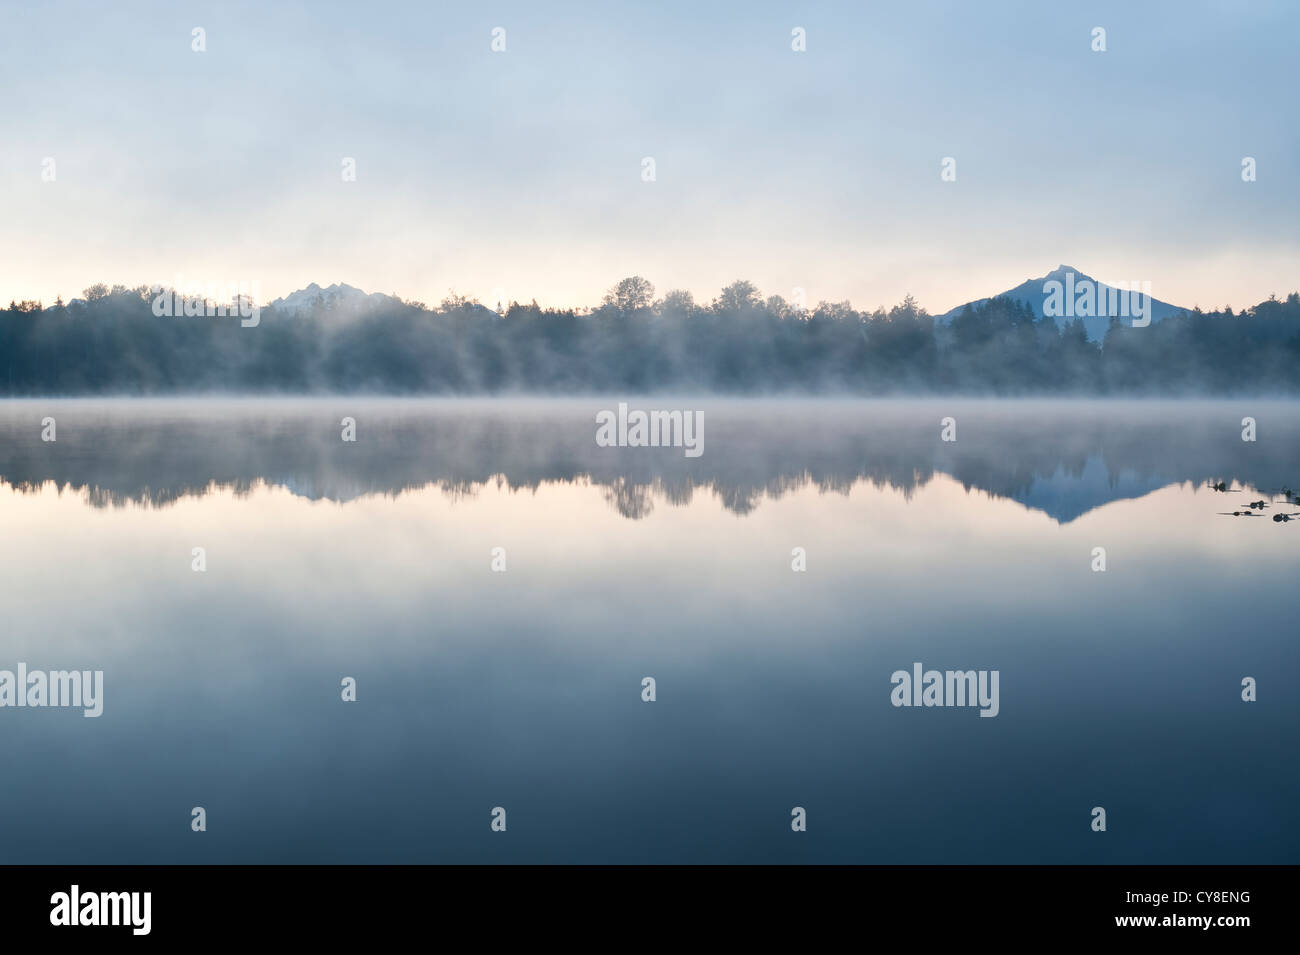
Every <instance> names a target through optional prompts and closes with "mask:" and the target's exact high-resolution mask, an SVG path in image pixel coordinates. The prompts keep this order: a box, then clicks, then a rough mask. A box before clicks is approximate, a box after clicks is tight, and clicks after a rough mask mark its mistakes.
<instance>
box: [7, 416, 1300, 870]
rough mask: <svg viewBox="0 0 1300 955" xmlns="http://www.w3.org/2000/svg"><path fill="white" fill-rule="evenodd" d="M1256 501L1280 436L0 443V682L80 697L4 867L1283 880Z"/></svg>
mask: <svg viewBox="0 0 1300 955" xmlns="http://www.w3.org/2000/svg"><path fill="white" fill-rule="evenodd" d="M619 400H628V401H630V403H631V404H632V405H633V407H640V408H686V409H695V410H699V411H702V412H703V415H704V421H705V426H704V432H703V439H704V441H703V449H704V451H703V454H702V455H700V456H699V457H696V458H691V457H687V456H686V455H685V454H684V453H683V451H682V449H680V448H602V447H598V446H597V444H596V442H595V439H594V435H595V430H596V426H595V415H596V413H597V412H598V411H600V410H601V409H605V408H613V407H615V403H616V402H617V401H619ZM344 416H350V417H353V418H355V420H356V436H357V440H356V441H355V442H344V441H342V440H341V437H340V431H341V427H340V421H341V419H342V418H343V417H344ZM949 416H951V417H953V418H955V420H956V428H957V432H956V437H957V440H956V441H955V442H945V441H941V440H940V430H941V429H940V420H941V419H942V418H945V417H949ZM1247 416H1250V417H1253V418H1254V419H1255V420H1256V423H1257V440H1255V441H1253V442H1246V441H1243V440H1242V419H1243V418H1244V417H1247ZM47 417H52V418H54V419H55V422H56V434H55V436H56V440H55V441H53V442H48V441H43V440H42V437H41V435H42V419H44V418H47ZM1209 481H1215V482H1218V481H1223V482H1226V484H1227V486H1228V487H1230V488H1231V487H1236V488H1244V489H1243V490H1234V491H1228V492H1224V493H1217V492H1215V491H1213V490H1211V489H1209V487H1207V482H1209ZM1283 487H1290V488H1295V489H1297V490H1300V405H1297V404H1292V403H1278V402H1260V401H1255V402H1250V401H1233V402H1223V403H1192V402H1181V403H1153V402H1073V403H1070V402H1062V403H1050V402H1047V403H1045V402H969V401H967V402H962V401H937V400H936V401H924V402H903V401H899V402H885V401H881V402H868V401H812V400H808V401H775V400H772V401H767V400H762V401H749V402H725V401H717V400H709V401H698V400H682V399H677V400H668V399H643V400H638V399H629V398H626V397H624V398H622V399H620V398H611V399H609V400H600V399H590V400H587V399H583V400H576V399H575V400H564V401H556V400H530V401H524V400H499V401H486V400H485V401H407V402H396V401H380V400H352V399H322V400H314V401H309V400H294V401H291V400H278V401H269V400H266V401H264V400H237V401H139V400H120V401H31V402H27V401H23V402H14V401H10V402H4V403H0V573H2V575H3V576H2V579H3V584H2V585H0V620H2V621H3V624H2V626H0V670H5V669H7V670H15V669H16V667H17V664H18V663H19V662H20V661H21V662H23V663H25V664H26V665H27V667H28V668H29V670H36V669H45V670H62V669H77V670H102V671H103V673H104V699H103V714H102V716H100V717H99V718H97V719H87V718H84V717H83V715H82V711H81V710H80V709H56V708H16V707H5V708H0V765H3V766H4V768H5V772H4V784H3V786H0V861H3V862H6V863H14V862H18V863H38V862H48V863H145V862H196V863H197V862H497V861H523V862H886V863H902V862H960V863H975V862H997V863H1030V862H1047V863H1065V862H1082V863H1103V862H1150V863H1259V862H1278V863H1281V862H1286V863H1295V862H1297V861H1300V836H1298V831H1300V830H1298V827H1297V824H1296V806H1297V805H1298V804H1300V769H1298V768H1297V760H1296V753H1297V751H1298V750H1300V746H1298V745H1297V744H1300V695H1297V693H1296V689H1297V686H1298V685H1300V644H1297V636H1296V618H1297V610H1298V607H1300V601H1298V599H1297V582H1298V581H1300V521H1293V522H1286V523H1281V522H1275V521H1273V520H1271V519H1268V518H1269V517H1271V516H1272V515H1273V514H1277V513H1286V512H1290V510H1291V509H1289V508H1288V507H1287V505H1286V503H1285V501H1284V500H1282V496H1281V494H1280V493H1269V492H1280V491H1281V489H1282V488H1283ZM1257 500H1263V501H1265V502H1268V503H1269V504H1270V505H1271V506H1270V507H1269V508H1267V509H1261V512H1262V513H1263V514H1264V515H1266V516H1265V517H1263V518H1244V517H1232V516H1220V514H1219V513H1218V512H1221V511H1232V510H1237V509H1242V510H1247V509H1248V508H1247V507H1246V505H1247V504H1248V503H1249V502H1252V501H1257ZM1294 510H1295V511H1300V507H1297V508H1295V509H1294ZM196 547H202V548H203V549H204V552H205V557H206V570H205V571H204V572H201V573H200V572H195V571H194V570H193V569H192V565H193V559H194V558H193V556H192V555H193V549H194V548H196ZM498 547H499V548H504V552H505V560H506V570H505V572H494V571H493V569H492V566H491V565H492V559H493V558H492V551H493V548H498ZM1098 547H1102V548H1105V556H1106V570H1105V572H1095V571H1094V570H1093V564H1094V560H1095V558H1094V548H1098ZM794 548H803V551H804V553H805V554H806V568H807V569H806V570H805V571H803V572H795V571H793V570H792V560H793V559H794V558H793V557H792V551H793V549H794ZM916 662H920V663H922V664H923V665H924V667H925V668H926V669H931V668H933V669H937V670H949V669H953V670H972V669H973V670H996V671H998V673H999V675H1000V682H999V696H1000V698H999V710H998V714H997V716H996V717H995V718H981V717H980V716H979V709H978V708H973V707H924V706H920V707H910V706H909V707H896V706H894V705H892V703H891V690H892V689H893V686H892V684H891V675H892V674H893V673H894V672H895V671H898V670H905V671H909V672H910V671H911V669H912V666H913V664H914V663H916ZM345 677H352V678H354V679H355V680H356V685H357V700H356V702H346V703H345V702H343V701H342V699H341V689H340V684H341V681H342V680H343V679H344V678H345ZM644 677H653V678H654V679H655V681H656V699H655V701H654V702H653V703H647V702H644V701H643V700H642V680H643V678H644ZM1246 677H1251V678H1254V679H1255V680H1256V681H1257V693H1258V700H1257V701H1256V702H1243V700H1242V680H1243V679H1244V678H1246ZM196 806H201V807H204V809H205V810H206V813H207V831H206V832H201V833H200V832H194V831H191V825H190V823H191V809H192V808H193V807H196ZM1098 806H1100V807H1104V808H1105V810H1106V821H1107V829H1106V831H1105V832H1094V831H1092V828H1091V822H1092V810H1093V807H1098ZM494 807H504V808H505V810H506V813H507V829H506V831H505V832H493V831H492V830H491V828H490V823H491V821H492V817H491V812H492V810H493V808H494ZM793 807H803V808H804V809H806V812H807V831H806V832H794V831H792V829H791V810H792V808H793Z"/></svg>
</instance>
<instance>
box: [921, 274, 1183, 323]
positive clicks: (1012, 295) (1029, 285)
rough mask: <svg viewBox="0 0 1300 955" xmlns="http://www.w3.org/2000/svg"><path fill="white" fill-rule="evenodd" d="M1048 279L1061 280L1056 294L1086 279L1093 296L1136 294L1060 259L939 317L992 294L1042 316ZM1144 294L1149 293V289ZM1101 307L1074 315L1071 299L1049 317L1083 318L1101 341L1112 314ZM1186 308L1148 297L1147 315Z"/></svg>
mask: <svg viewBox="0 0 1300 955" xmlns="http://www.w3.org/2000/svg"><path fill="white" fill-rule="evenodd" d="M1068 276H1073V278H1072V279H1070V278H1068ZM1048 282H1058V283H1060V285H1061V286H1062V288H1060V289H1057V290H1056V294H1057V295H1059V294H1060V292H1061V291H1062V290H1064V291H1065V294H1066V296H1067V297H1068V296H1071V295H1073V294H1074V291H1073V290H1075V289H1079V290H1082V289H1083V286H1085V285H1088V284H1089V283H1091V284H1092V285H1093V286H1095V287H1096V288H1095V289H1094V290H1093V291H1095V293H1096V296H1097V297H1098V298H1101V299H1107V296H1108V295H1109V294H1110V293H1111V292H1117V293H1118V295H1120V296H1128V295H1136V294H1137V293H1136V292H1128V291H1124V290H1115V289H1113V287H1112V286H1109V285H1106V284H1105V283H1104V282H1098V281H1097V280H1096V279H1094V278H1092V276H1090V275H1087V274H1085V273H1084V272H1080V271H1079V270H1078V269H1076V268H1074V267H1073V266H1069V265H1065V264H1064V263H1062V264H1061V265H1058V266H1057V267H1056V268H1055V269H1053V270H1052V271H1050V272H1048V273H1047V274H1046V275H1044V276H1043V277H1042V278H1038V279H1029V280H1027V281H1025V282H1022V283H1021V284H1019V285H1017V286H1016V287H1015V288H1013V289H1008V290H1007V291H1005V292H999V293H998V294H997V295H993V296H989V298H981V299H976V300H975V301H973V302H966V303H965V304H963V305H958V306H957V307H956V308H954V309H952V310H951V311H949V312H946V313H944V314H943V315H940V316H938V321H939V322H942V323H944V324H947V323H949V322H951V321H952V320H953V319H954V318H956V317H957V316H958V315H960V314H961V313H962V311H963V310H964V309H965V308H966V307H967V306H968V305H969V306H976V305H983V304H984V303H985V302H988V301H989V300H990V299H992V298H1009V299H1011V300H1013V301H1016V302H1021V303H1023V304H1025V305H1027V306H1029V308H1030V309H1031V310H1032V311H1033V312H1034V314H1035V315H1036V316H1037V317H1038V318H1039V319H1042V318H1044V317H1046V312H1045V309H1044V303H1045V302H1046V301H1047V296H1048V292H1047V289H1046V288H1045V286H1046V284H1047V283H1048ZM1145 287H1146V288H1147V289H1149V288H1150V286H1149V285H1147V286H1145ZM1103 291H1105V292H1106V293H1107V296H1103V295H1102V294H1101V293H1102V292H1103ZM1147 294H1148V295H1149V292H1148V293H1147ZM1107 300H1110V301H1119V300H1120V299H1119V298H1111V299H1107ZM1127 300H1128V301H1131V299H1127ZM1093 301H1094V302H1095V301H1096V299H1094V300H1093ZM1102 308H1104V306H1103V307H1101V308H1099V307H1096V306H1095V305H1090V306H1089V307H1088V309H1087V311H1084V310H1082V308H1081V310H1080V311H1079V312H1078V313H1077V315H1076V312H1075V311H1074V302H1073V301H1071V302H1069V303H1067V308H1066V309H1065V315H1059V314H1058V315H1053V316H1052V317H1053V319H1054V320H1055V321H1056V323H1057V324H1058V325H1064V324H1067V323H1069V322H1072V321H1075V320H1076V319H1077V320H1078V321H1082V322H1083V326H1084V330H1085V333H1086V334H1087V336H1088V338H1089V339H1091V340H1092V341H1101V339H1102V338H1104V337H1105V335H1106V329H1107V328H1109V327H1110V320H1111V316H1110V315H1109V314H1105V313H1104V311H1102ZM1185 311H1187V309H1185V308H1180V307H1178V306H1177V305H1170V304H1169V303H1168V302H1162V301H1160V300H1159V299H1157V298H1154V297H1151V299H1150V314H1149V315H1148V316H1147V317H1148V318H1149V319H1150V320H1151V321H1153V322H1158V321H1160V320H1161V319H1163V318H1168V317H1169V316H1170V315H1176V314H1178V313H1179V312H1185ZM1121 314H1122V315H1123V316H1125V317H1124V318H1123V319H1122V320H1124V321H1127V320H1128V317H1129V315H1130V313H1129V312H1128V311H1124V312H1122V313H1121Z"/></svg>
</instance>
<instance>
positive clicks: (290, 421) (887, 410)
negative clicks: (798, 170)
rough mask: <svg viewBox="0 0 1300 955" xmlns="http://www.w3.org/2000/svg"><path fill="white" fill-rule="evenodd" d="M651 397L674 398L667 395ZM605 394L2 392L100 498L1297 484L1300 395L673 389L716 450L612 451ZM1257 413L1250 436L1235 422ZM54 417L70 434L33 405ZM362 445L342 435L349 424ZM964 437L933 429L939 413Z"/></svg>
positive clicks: (682, 498)
mask: <svg viewBox="0 0 1300 955" xmlns="http://www.w3.org/2000/svg"><path fill="white" fill-rule="evenodd" d="M642 404H643V405H644V406H645V407H672V406H674V405H672V404H670V403H668V402H666V401H663V400H660V401H658V402H653V401H651V402H644V403H642ZM610 405H611V402H601V401H588V402H583V401H573V400H565V401H547V400H538V401H523V400H519V401H466V402H411V403H400V402H352V403H351V404H350V405H349V403H347V402H346V401H336V400H333V399H330V400H322V401H315V402H270V403H267V402H259V403H251V402H229V403H222V402H217V401H212V402H174V403H167V402H131V401H119V402H108V403H101V404H99V405H94V404H89V403H85V404H82V403H69V404H63V403H56V404H54V405H53V407H51V404H50V403H46V404H44V405H42V404H41V403H39V402H18V403H8V404H6V405H5V406H4V408H3V410H0V442H3V443H2V444H0V479H2V480H3V481H4V482H6V483H8V484H10V485H13V486H14V487H16V488H19V489H20V490H23V491H29V490H34V489H36V488H39V487H40V486H41V485H42V484H45V483H46V482H50V481H53V482H54V483H55V484H56V485H58V486H59V487H60V488H70V489H74V490H77V491H80V492H84V493H86V494H87V496H88V500H89V502H90V503H91V504H92V505H93V506H96V507H104V506H111V505H116V504H120V503H124V502H127V501H135V502H145V503H148V504H151V505H155V506H157V505H165V504H168V503H170V502H172V501H175V500H177V499H178V498H181V497H184V496H186V495H202V494H205V493H207V492H208V491H209V490H210V489H211V488H213V487H219V488H225V489H234V490H235V491H236V492H237V493H247V492H248V491H250V490H251V489H252V488H254V487H256V486H258V485H260V484H262V483H266V484H270V485H276V486H280V487H284V488H286V489H288V490H289V491H291V492H292V493H294V494H297V495H300V496H302V497H306V498H310V499H313V500H317V499H326V500H334V501H347V500H351V499H353V498H356V497H359V496H362V495H367V494H376V493H378V494H396V493H400V492H402V491H404V490H409V489H413V488H421V487H426V486H430V485H432V486H435V487H438V488H440V489H441V490H442V491H443V492H444V493H447V494H451V495H457V496H464V495H473V494H474V493H476V491H477V489H478V488H479V487H481V486H482V485H483V484H485V483H486V482H488V481H495V480H500V481H502V482H503V483H504V484H505V485H507V486H509V487H510V488H514V489H519V488H525V489H527V488H537V487H538V486H539V485H541V484H543V483H546V482H551V481H563V482H568V481H578V480H585V481H589V482H591V483H592V484H594V485H596V486H598V487H600V488H602V489H603V491H604V493H605V496H606V499H607V500H608V501H609V502H610V504H611V506H613V507H615V508H616V509H617V510H618V511H619V513H621V514H623V515H625V516H627V517H630V518H633V519H636V518H640V517H643V516H645V515H646V514H648V513H650V511H651V510H652V509H653V507H654V506H655V503H656V502H665V503H667V504H669V505H675V504H683V503H686V502H689V501H690V500H691V498H692V497H693V496H694V495H695V494H696V493H699V492H704V493H709V494H714V495H717V497H718V498H719V499H720V500H721V502H722V504H723V506H724V507H726V508H727V509H729V510H731V511H733V512H735V513H737V514H746V513H748V512H750V511H752V510H753V509H754V508H756V507H758V506H759V504H760V503H761V502H762V501H763V500H764V499H773V498H778V497H781V496H782V495H784V494H785V493H787V492H788V491H792V490H796V489H799V488H802V487H806V486H813V487H816V488H817V489H818V490H820V491H822V492H827V491H836V492H840V493H847V492H848V490H849V489H850V488H851V487H852V486H853V485H854V484H856V483H857V482H859V481H866V482H868V483H870V484H872V485H874V486H877V487H882V488H895V489H900V490H902V491H903V492H904V493H905V494H907V493H910V492H911V491H913V490H914V489H915V488H917V487H918V486H921V485H924V484H925V483H926V482H928V481H929V480H930V479H931V478H932V477H934V475H935V474H938V473H943V474H948V475H951V476H952V477H953V478H955V479H956V480H957V481H959V482H960V483H961V484H963V485H964V486H965V487H966V488H967V489H975V490H980V491H984V492H986V493H988V494H991V495H994V496H997V497H1004V498H1010V499H1013V500H1016V501H1019V502H1020V503H1022V504H1024V505H1025V506H1026V507H1029V508H1033V509H1035V510H1039V511H1042V512H1044V513H1046V514H1048V515H1049V516H1051V517H1052V518H1054V519H1055V520H1057V521H1059V522H1068V521H1072V520H1074V519H1075V518H1077V517H1079V516H1080V515H1082V514H1085V513H1087V512H1088V511H1089V510H1092V509H1093V508H1096V507H1100V506H1101V505H1103V504H1105V503H1107V502H1109V501H1113V500H1117V499H1121V498H1133V497H1140V496H1142V495H1144V494H1147V493H1149V492H1150V491H1152V490H1155V489H1156V488H1159V487H1162V486H1164V485H1167V484H1171V483H1179V482H1188V481H1190V482H1195V483H1200V482H1203V481H1204V480H1206V479H1207V478H1210V477H1214V478H1216V479H1225V480H1229V481H1233V480H1237V481H1242V482H1245V483H1249V484H1253V485H1254V486H1256V487H1262V488H1277V487H1281V486H1282V485H1284V484H1290V485H1291V486H1295V485H1296V483H1297V482H1300V441H1297V438H1300V405H1296V404H1288V403H1263V402H1260V403H1256V404H1255V406H1254V407H1252V408H1248V409H1245V410H1244V411H1243V410H1242V409H1241V408H1239V407H1238V404H1237V403H1234V404H1233V405H1232V406H1229V405H1226V404H1220V403H1200V402H1187V403H1132V402H1129V403H1119V402H1086V401H1081V402H1055V403H1052V402H1048V403H1044V402H1028V401H1025V402H1015V401H1008V402H973V403H965V404H963V403H961V402H946V403H945V402H935V401H926V402H901V401H900V402H847V401H845V402H836V401H751V402H719V401H704V402H687V403H682V402H678V403H677V405H676V406H683V407H691V408H695V409H700V410H703V412H704V416H705V429H704V454H703V456H701V457H699V458H687V457H685V456H684V455H683V453H682V451H681V450H680V449H669V448H600V447H598V446H597V445H596V443H595V413H596V411H598V410H599V409H601V408H603V407H608V406H610ZM1247 413H1249V414H1252V415H1253V416H1255V417H1256V418H1257V419H1258V420H1259V422H1260V425H1259V429H1260V432H1259V433H1260V437H1259V440H1258V441H1257V442H1254V443H1247V442H1243V441H1242V440H1241V434H1240V427H1241V426H1240V421H1241V418H1242V416H1243V414H1247ZM47 414H52V415H54V416H56V417H57V420H58V441H57V442H54V443H45V442H43V441H41V440H40V430H41V429H40V420H41V418H42V417H44V416H45V415H47ZM343 415H350V416H352V417H355V418H356V420H357V428H358V440H357V442H356V443H345V442H343V441H342V440H340V434H339V420H340V418H341V417H342V416H343ZM948 415H952V416H953V417H955V418H957V421H958V440H957V441H956V442H952V443H946V442H942V441H940V439H939V430H940V429H939V419H940V418H941V417H945V416H948Z"/></svg>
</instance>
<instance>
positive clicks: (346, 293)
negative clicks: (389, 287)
mask: <svg viewBox="0 0 1300 955" xmlns="http://www.w3.org/2000/svg"><path fill="white" fill-rule="evenodd" d="M400 302H401V300H400V299H397V298H394V297H393V296H391V295H385V294H383V293H382V292H370V293H369V294H367V293H366V292H363V291H362V290H361V289H359V288H355V287H353V286H351V285H347V284H344V283H335V284H334V285H331V286H329V287H328V288H321V287H320V286H319V285H317V284H316V283H315V282H312V283H311V284H310V285H308V286H307V287H306V288H303V289H299V290H298V291H296V292H290V293H289V294H288V295H286V296H284V297H283V298H277V299H276V300H275V301H273V302H272V303H271V304H270V307H271V308H274V309H278V310H279V311H282V312H303V311H310V310H311V309H312V307H313V306H315V305H316V304H317V303H319V304H321V305H322V306H324V307H325V308H330V309H334V310H336V311H359V310H361V309H362V308H365V307H367V306H373V305H390V304H400Z"/></svg>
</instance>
